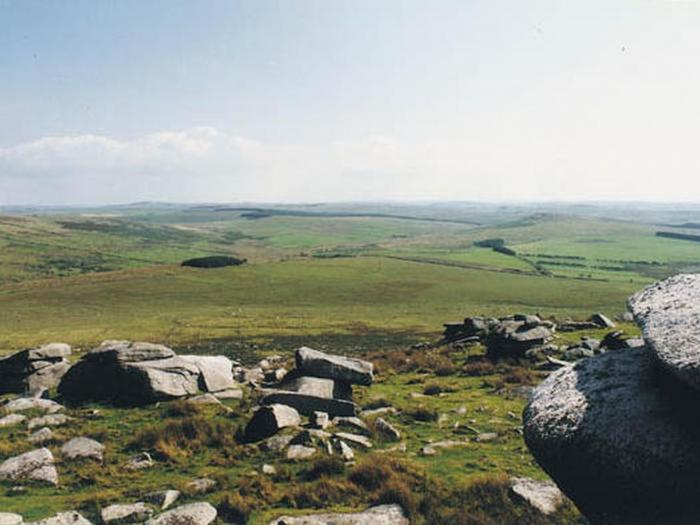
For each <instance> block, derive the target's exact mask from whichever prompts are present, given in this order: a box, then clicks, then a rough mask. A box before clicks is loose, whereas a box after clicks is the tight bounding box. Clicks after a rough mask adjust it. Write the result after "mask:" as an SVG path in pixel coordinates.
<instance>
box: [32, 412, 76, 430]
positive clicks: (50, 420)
mask: <svg viewBox="0 0 700 525" xmlns="http://www.w3.org/2000/svg"><path fill="white" fill-rule="evenodd" d="M72 419H73V418H71V417H68V416H66V415H65V414H49V415H47V416H42V417H35V418H33V419H30V420H29V423H28V424H27V428H29V430H34V429H35V428H39V427H60V426H63V425H65V424H66V423H68V422H69V421H71V420H72Z"/></svg>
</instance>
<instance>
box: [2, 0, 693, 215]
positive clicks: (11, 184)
mask: <svg viewBox="0 0 700 525" xmlns="http://www.w3.org/2000/svg"><path fill="white" fill-rule="evenodd" d="M699 27H700V4H698V3H696V2H695V1H690V0H688V1H670V0H655V1H652V0H636V1H633V0H606V1H590V0H585V1H584V0H581V1H564V0H561V1H555V0H550V1H527V2H524V1H522V0H512V1H499V0H483V1H479V2H476V1H471V2H470V1H466V0H463V1H446V0H443V1H439V0H438V1H428V0H425V1H422V2H418V1H389V0H373V1H355V0H354V1H340V0H318V1H291V0H289V1H277V2H273V1H265V0H257V1H251V2H243V1H226V2H224V1H189V2H180V1H172V0H168V1H146V0H138V1H124V0H120V1H112V2H108V1H99V0H91V1H75V0H66V1H62V2H59V1H56V0H54V1H31V0H15V1H8V0H0V204H13V203H14V204H17V203H88V202H90V203H104V202H116V201H119V202H124V201H132V200H143V199H155V200H179V201H187V200H209V201H212V200H216V201H241V200H266V201H270V200H280V201H317V200H354V199H421V200H427V199H448V198H449V199H464V200H479V199H487V200H501V199H506V200H510V199H519V200H528V199H537V200H561V199H565V200H587V199H617V200H630V199H632V200H633V199H642V200H700V173H699V169H700V147H698V137H700V100H699V99H700V95H699V93H700V68H699V66H698V64H699V63H700V61H699V59H698V57H700V32H699V31H698V28H699Z"/></svg>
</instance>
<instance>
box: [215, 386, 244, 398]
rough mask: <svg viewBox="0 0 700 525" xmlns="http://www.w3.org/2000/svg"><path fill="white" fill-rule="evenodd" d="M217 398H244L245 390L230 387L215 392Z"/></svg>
mask: <svg viewBox="0 0 700 525" xmlns="http://www.w3.org/2000/svg"><path fill="white" fill-rule="evenodd" d="M214 396H215V397H216V398H217V399H224V400H226V399H243V390H241V389H240V388H229V389H228V390H222V391H220V392H214Z"/></svg>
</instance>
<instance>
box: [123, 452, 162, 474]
mask: <svg viewBox="0 0 700 525" xmlns="http://www.w3.org/2000/svg"><path fill="white" fill-rule="evenodd" d="M153 465H155V463H154V462H153V458H152V457H151V455H150V454H149V453H148V452H139V453H138V454H136V455H135V456H132V457H131V458H130V459H129V461H128V462H127V463H126V465H124V468H125V469H127V470H142V469H145V468H150V467H152V466H153Z"/></svg>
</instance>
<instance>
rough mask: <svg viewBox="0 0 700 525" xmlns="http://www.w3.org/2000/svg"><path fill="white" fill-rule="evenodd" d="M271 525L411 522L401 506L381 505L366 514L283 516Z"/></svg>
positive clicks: (398, 524)
mask: <svg viewBox="0 0 700 525" xmlns="http://www.w3.org/2000/svg"><path fill="white" fill-rule="evenodd" d="M270 525H409V521H408V518H406V515H405V514H404V511H403V509H402V508H401V507H400V506H399V505H380V506H378V507H372V508H369V509H367V510H366V511H364V512H355V513H346V514H312V515H309V516H296V517H290V516H283V517H281V518H278V519H276V520H273V521H271V522H270Z"/></svg>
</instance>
